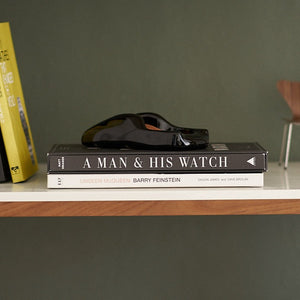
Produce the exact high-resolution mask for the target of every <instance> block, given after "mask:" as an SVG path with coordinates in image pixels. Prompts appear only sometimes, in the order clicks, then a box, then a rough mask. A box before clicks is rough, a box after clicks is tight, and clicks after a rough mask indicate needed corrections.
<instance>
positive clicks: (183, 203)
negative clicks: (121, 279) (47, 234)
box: [0, 162, 300, 217]
mask: <svg viewBox="0 0 300 300" xmlns="http://www.w3.org/2000/svg"><path fill="white" fill-rule="evenodd" d="M0 187H1V192H0V216H2V217H5V216H7V217H10V216H147V215H148V216H150V215H245V214H248V215H249V214H300V162H290V164H289V168H288V170H287V171H284V169H283V167H279V166H278V165H277V164H276V163H270V164H269V171H268V172H266V174H265V185H264V187H262V188H153V189H142V188H139V189H63V190H61V189H59V190H58V189H47V187H46V166H45V165H40V171H39V172H38V173H37V174H36V175H35V176H33V177H32V178H30V179H29V180H28V181H27V182H24V183H18V184H12V183H4V184H1V185H0Z"/></svg>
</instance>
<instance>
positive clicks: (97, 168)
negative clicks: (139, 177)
mask: <svg viewBox="0 0 300 300" xmlns="http://www.w3.org/2000/svg"><path fill="white" fill-rule="evenodd" d="M266 170H267V153H266V152H260V153H228V152H227V153H207V154H198V155H193V154H186V155H185V154H184V153H180V154H174V153H170V154H162V155H160V154H144V153H143V154H141V155H138V154H114V155H110V154H105V155H103V154H101V155H97V154H88V155H86V154H77V155H76V154H64V155H59V154H50V153H49V154H48V157H47V171H48V173H49V174H51V173H53V174H54V173H138V172H139V173H145V172H146V173H159V172H161V173H199V172H264V171H266Z"/></svg>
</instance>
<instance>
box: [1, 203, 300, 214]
mask: <svg viewBox="0 0 300 300" xmlns="http://www.w3.org/2000/svg"><path fill="white" fill-rule="evenodd" d="M271 214H275V215H278V214H300V200H299V199H287V200H282V199H280V200H182V201H178V200H176V201H175V200H169V201H61V202H60V201H57V202H37V201H36V202H33V201H32V202H0V217H63V216H66V217H71V216H176V215H177V216H178V215H271Z"/></svg>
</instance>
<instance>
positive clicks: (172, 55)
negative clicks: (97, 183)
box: [0, 0, 300, 300]
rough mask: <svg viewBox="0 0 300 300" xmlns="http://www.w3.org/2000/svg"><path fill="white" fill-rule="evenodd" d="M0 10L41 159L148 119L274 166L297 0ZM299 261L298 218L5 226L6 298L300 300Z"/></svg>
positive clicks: (295, 56)
mask: <svg viewBox="0 0 300 300" xmlns="http://www.w3.org/2000/svg"><path fill="white" fill-rule="evenodd" d="M0 6H1V7H0V21H9V22H10V23H11V28H12V32H13V38H14V43H15V51H16V54H17V59H18V64H19V69H20V74H21V78H22V83H23V89H24V94H25V98H26V99H25V100H26V104H27V110H28V114H29V118H30V124H31V129H32V132H33V136H34V141H35V145H36V150H37V154H38V157H39V160H40V161H45V159H46V152H47V151H48V150H49V148H50V147H51V146H52V144H54V143H68V142H75V143H76V142H80V137H81V134H82V132H83V131H84V129H86V128H87V127H89V126H91V125H93V124H94V123H96V122H98V121H100V120H103V119H105V118H107V117H110V116H111V115H114V114H118V113H123V112H140V111H156V112H159V113H161V114H162V115H164V116H165V117H166V118H167V119H169V120H170V121H171V122H173V123H175V124H178V125H184V126H189V127H206V128H208V129H209V130H210V135H211V140H212V141H225V142H226V141H258V142H260V143H261V144H262V145H263V146H264V147H265V148H267V149H268V150H269V154H270V160H276V159H277V158H278V156H279V148H280V143H281V133H282V124H283V123H282V121H281V118H282V117H288V116H289V115H290V113H289V110H288V107H287V105H286V104H285V102H284V100H283V99H281V97H280V95H279V93H278V92H277V90H276V81H277V80H279V79H283V78H284V79H292V80H300V51H299V49H300V18H299V16H300V2H299V1H296V0H253V1H246V0H245V1H242V0H240V1H237V0H228V1H223V0H211V1H203V0H199V1H196V0H192V1H188V0H185V1H184V0H182V1H180V0H168V1H167V0H161V1H156V0H153V1H145V0H144V1H125V0H124V1H121V0H120V1H108V0H106V1H102V0H95V1H90V0H86V1H78V0H76V1H71V0H66V1H63V0H60V1H57V0H53V1H45V0H43V1H41V0H40V1H38V0H31V1H30V0H28V1H21V0H2V1H1V5H0ZM297 135H298V136H300V132H299V128H298V129H297V128H295V131H294V136H295V139H294V141H293V144H292V153H291V159H294V160H295V159H298V160H299V159H300V151H299V150H298V149H300V148H299V146H300V139H299V138H296V137H297ZM296 139H297V140H298V141H297V140H296ZM297 150H298V151H297ZM299 261H300V219H299V217H298V216H263V217H259V216H257V217H254V216H248V217H246V216H241V217H234V216H227V217H151V218H150V217H149V218H146V217H134V218H122V217H121V218H115V217H113V218H104V217H103V218H43V219H41V218H27V219H26V218H20V219H9V218H4V219H0V299H39V300H40V299H72V300H73V299H113V300H115V299H130V300H132V299H138V300H140V299H163V300H165V299H172V300H173V299H184V300H185V299H207V300H209V299H243V300H247V299H249V300H250V299H251V300H252V299H263V300H265V299H272V300H274V299H299V296H300V284H299V283H300V273H299V270H300V265H299Z"/></svg>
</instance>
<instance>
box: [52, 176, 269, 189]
mask: <svg viewBox="0 0 300 300" xmlns="http://www.w3.org/2000/svg"><path fill="white" fill-rule="evenodd" d="M263 184H264V173H197V174H132V173H130V174H48V175H47V187H48V188H153V187H158V188H162V187H261V186H263Z"/></svg>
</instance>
